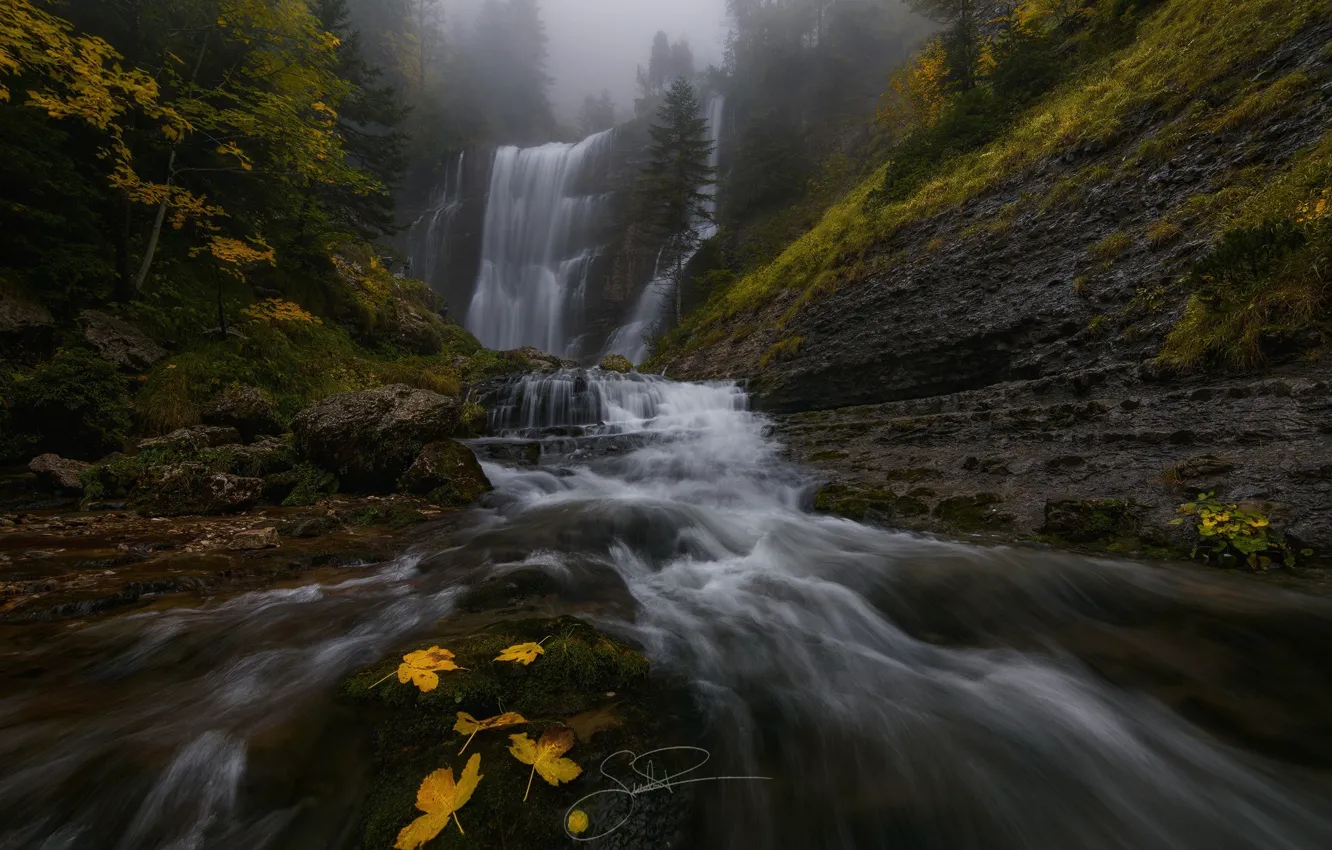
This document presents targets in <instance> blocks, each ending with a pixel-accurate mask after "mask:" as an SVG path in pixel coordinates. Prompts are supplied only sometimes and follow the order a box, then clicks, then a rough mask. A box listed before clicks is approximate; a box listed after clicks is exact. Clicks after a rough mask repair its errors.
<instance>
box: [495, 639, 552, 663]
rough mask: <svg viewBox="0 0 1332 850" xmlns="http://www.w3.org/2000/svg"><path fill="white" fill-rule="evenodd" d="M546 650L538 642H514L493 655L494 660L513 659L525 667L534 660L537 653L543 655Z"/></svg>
mask: <svg viewBox="0 0 1332 850" xmlns="http://www.w3.org/2000/svg"><path fill="white" fill-rule="evenodd" d="M545 654H546V650H544V649H542V648H541V644H539V643H515V644H514V645H513V646H511V647H509V648H507V649H505V650H504V651H503V652H501V653H500V654H499V655H496V656H495V660H496V661H513V662H515V663H518V664H522V665H523V666H524V667H526V666H527V665H528V664H531V663H532V662H533V661H536V657H537V656H538V655H545Z"/></svg>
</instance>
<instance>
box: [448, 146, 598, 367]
mask: <svg viewBox="0 0 1332 850" xmlns="http://www.w3.org/2000/svg"><path fill="white" fill-rule="evenodd" d="M613 134H614V131H613V130H607V131H606V132H604V133H598V134H596V135H594V136H589V137H588V138H586V139H584V140H583V141H581V142H578V143H577V144H558V143H553V144H548V145H542V146H540V147H535V148H516V147H503V148H500V149H499V150H498V151H497V152H496V153H495V162H494V165H493V166H492V167H491V173H490V192H489V196H488V198H487V201H486V219H485V231H484V235H483V237H482V245H481V270H480V273H479V274H478V276H477V280H476V289H475V290H474V293H473V295H472V303H471V306H470V307H468V310H467V321H466V325H467V329H468V330H470V331H471V332H472V333H474V334H476V337H477V339H479V340H480V341H481V342H482V344H484V345H485V346H486V347H488V348H495V349H510V348H521V347H523V346H528V345H533V346H536V347H537V348H540V349H541V350H543V351H549V352H552V353H556V354H566V355H569V356H574V355H576V354H577V353H578V352H577V347H576V346H577V340H576V338H577V328H578V327H579V322H580V319H581V314H580V311H581V307H582V301H583V293H584V287H585V284H586V278H587V274H588V272H589V271H590V269H591V267H592V262H593V261H594V260H595V259H596V257H597V254H598V252H599V251H600V250H601V248H602V245H601V240H602V234H603V232H604V229H605V227H606V224H607V222H606V220H605V219H606V216H607V215H608V210H609V208H610V201H611V198H610V196H608V195H604V194H595V193H593V194H589V193H587V191H586V189H585V187H584V184H585V182H586V181H587V180H588V178H589V177H590V176H591V175H593V173H594V172H595V170H596V169H598V168H604V167H605V159H606V157H607V155H608V153H609V151H610V149H611V145H612V142H613Z"/></svg>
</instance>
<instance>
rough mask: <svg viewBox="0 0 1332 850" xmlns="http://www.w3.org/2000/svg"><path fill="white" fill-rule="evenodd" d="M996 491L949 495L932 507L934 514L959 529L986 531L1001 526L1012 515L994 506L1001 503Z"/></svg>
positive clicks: (1005, 523)
mask: <svg viewBox="0 0 1332 850" xmlns="http://www.w3.org/2000/svg"><path fill="white" fill-rule="evenodd" d="M1003 501H1004V499H1003V497H1002V496H1000V495H999V494H998V493H975V494H973V495H969V496H951V497H949V498H947V499H944V500H943V501H942V502H940V503H939V504H937V505H935V507H934V516H935V517H937V518H939V519H941V520H943V521H944V522H946V523H948V524H949V525H951V526H953V527H954V528H956V529H958V530H959V531H986V530H991V529H996V528H1003V527H1005V526H1007V525H1008V524H1009V523H1010V522H1012V517H1011V516H1009V515H1008V514H1006V513H1003V512H1001V511H999V510H998V509H997V508H996V507H995V506H996V505H999V504H1002V503H1003Z"/></svg>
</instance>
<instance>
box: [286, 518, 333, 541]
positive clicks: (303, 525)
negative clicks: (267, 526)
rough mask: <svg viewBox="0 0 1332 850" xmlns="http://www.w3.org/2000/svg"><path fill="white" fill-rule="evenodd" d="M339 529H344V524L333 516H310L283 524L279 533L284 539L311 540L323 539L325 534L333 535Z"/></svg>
mask: <svg viewBox="0 0 1332 850" xmlns="http://www.w3.org/2000/svg"><path fill="white" fill-rule="evenodd" d="M339 528H342V523H340V522H338V521H337V520H336V519H335V518H333V517H331V516H310V517H300V518H297V519H292V520H288V521H287V522H284V523H282V524H281V525H279V526H278V533H280V534H281V535H282V536H283V537H294V538H296V539H297V540H310V539H313V538H315V537H323V536H324V535H325V534H331V533H332V532H334V531H337V530H338V529H339Z"/></svg>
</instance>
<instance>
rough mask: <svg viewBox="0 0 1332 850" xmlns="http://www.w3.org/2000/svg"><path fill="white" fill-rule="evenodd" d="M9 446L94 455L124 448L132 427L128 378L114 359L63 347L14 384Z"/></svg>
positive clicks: (30, 450) (15, 451)
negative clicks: (11, 433)
mask: <svg viewBox="0 0 1332 850" xmlns="http://www.w3.org/2000/svg"><path fill="white" fill-rule="evenodd" d="M8 404H9V416H10V423H9V427H10V428H11V429H12V432H13V436H12V437H11V440H12V445H11V448H10V451H11V453H12V454H15V455H18V454H22V453H23V452H27V453H29V454H36V453H39V452H48V451H49V452H55V453H57V454H60V455H64V456H66V457H74V458H81V459H92V458H96V457H100V456H101V455H103V454H105V453H106V452H108V451H112V450H114V449H117V448H120V447H121V445H122V444H123V443H124V441H125V436H126V435H127V434H128V433H129V430H130V400H129V396H128V394H127V393H126V391H125V379H124V378H123V377H122V376H121V374H120V371H119V370H118V369H117V368H116V366H115V364H114V363H110V362H108V361H106V360H103V359H101V358H100V357H96V356H94V355H92V354H91V353H89V352H87V351H84V350H82V349H62V350H61V351H59V352H57V353H56V356H55V357H54V358H52V359H51V360H49V361H47V362H46V363H43V364H41V365H40V366H38V367H37V368H36V369H34V370H33V371H32V372H30V373H28V374H25V375H19V376H17V377H16V379H15V380H14V381H13V386H12V389H11V390H10V397H9V399H8Z"/></svg>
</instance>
